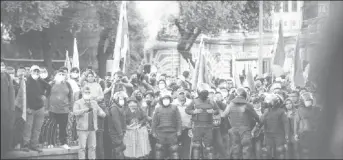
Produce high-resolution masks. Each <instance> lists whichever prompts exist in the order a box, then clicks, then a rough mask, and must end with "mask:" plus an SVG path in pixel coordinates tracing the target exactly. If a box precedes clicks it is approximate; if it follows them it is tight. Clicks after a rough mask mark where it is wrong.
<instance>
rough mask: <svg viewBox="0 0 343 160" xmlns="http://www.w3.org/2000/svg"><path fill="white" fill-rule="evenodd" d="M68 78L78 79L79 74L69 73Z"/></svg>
mask: <svg viewBox="0 0 343 160" xmlns="http://www.w3.org/2000/svg"><path fill="white" fill-rule="evenodd" d="M70 77H71V78H79V74H78V73H71V75H70Z"/></svg>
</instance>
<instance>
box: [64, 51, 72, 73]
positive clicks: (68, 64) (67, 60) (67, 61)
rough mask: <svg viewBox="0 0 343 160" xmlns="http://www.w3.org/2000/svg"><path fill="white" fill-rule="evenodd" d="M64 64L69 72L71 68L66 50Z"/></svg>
mask: <svg viewBox="0 0 343 160" xmlns="http://www.w3.org/2000/svg"><path fill="white" fill-rule="evenodd" d="M64 66H65V67H67V68H68V72H70V70H71V62H70V59H69V52H68V50H67V52H66V60H65V61H64Z"/></svg>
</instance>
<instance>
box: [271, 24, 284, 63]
mask: <svg viewBox="0 0 343 160" xmlns="http://www.w3.org/2000/svg"><path fill="white" fill-rule="evenodd" d="M279 23H280V24H279V37H278V41H277V46H276V49H275V55H274V64H275V65H279V66H281V67H283V65H284V63H285V59H286V52H285V43H284V37H283V31H282V23H281V21H280V22H279Z"/></svg>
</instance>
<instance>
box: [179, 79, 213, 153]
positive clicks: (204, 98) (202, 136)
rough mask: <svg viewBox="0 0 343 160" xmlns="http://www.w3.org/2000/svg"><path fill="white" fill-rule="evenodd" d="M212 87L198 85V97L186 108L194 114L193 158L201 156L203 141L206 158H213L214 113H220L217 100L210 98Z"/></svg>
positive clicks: (189, 112) (188, 112)
mask: <svg viewBox="0 0 343 160" xmlns="http://www.w3.org/2000/svg"><path fill="white" fill-rule="evenodd" d="M209 90H210V87H209V86H208V85H206V84H201V85H200V86H199V87H198V98H196V99H195V100H193V102H192V103H190V105H188V106H187V108H186V110H185V111H186V113H187V114H189V115H192V122H193V127H192V133H193V137H192V147H191V148H192V150H191V152H192V153H191V154H192V157H191V158H192V159H199V158H200V147H201V146H202V145H201V144H202V143H201V142H203V144H204V151H205V152H206V153H205V154H204V155H205V158H208V159H213V145H212V144H213V134H212V129H213V128H214V124H213V115H216V114H219V108H218V106H217V105H216V103H215V102H213V101H211V100H209V98H208V95H209Z"/></svg>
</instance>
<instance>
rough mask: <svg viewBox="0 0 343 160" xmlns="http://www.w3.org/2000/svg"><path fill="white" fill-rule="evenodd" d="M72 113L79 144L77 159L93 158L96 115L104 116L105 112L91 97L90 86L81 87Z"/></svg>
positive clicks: (96, 127)
mask: <svg viewBox="0 0 343 160" xmlns="http://www.w3.org/2000/svg"><path fill="white" fill-rule="evenodd" d="M73 114H74V115H75V116H76V117H77V118H76V122H77V132H78V135H79V146H80V149H79V153H78V157H79V159H85V158H88V159H95V158H96V154H95V153H96V152H95V151H96V145H97V143H96V141H97V139H96V131H97V130H98V125H97V121H98V116H100V117H105V116H106V113H105V112H104V111H103V110H102V109H101V108H100V107H99V105H98V103H97V102H96V101H95V100H94V99H92V96H91V88H90V87H88V86H85V87H83V90H82V99H80V100H77V101H76V102H75V103H74V107H73ZM86 145H87V148H86ZM86 150H87V151H88V157H85V153H86Z"/></svg>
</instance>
